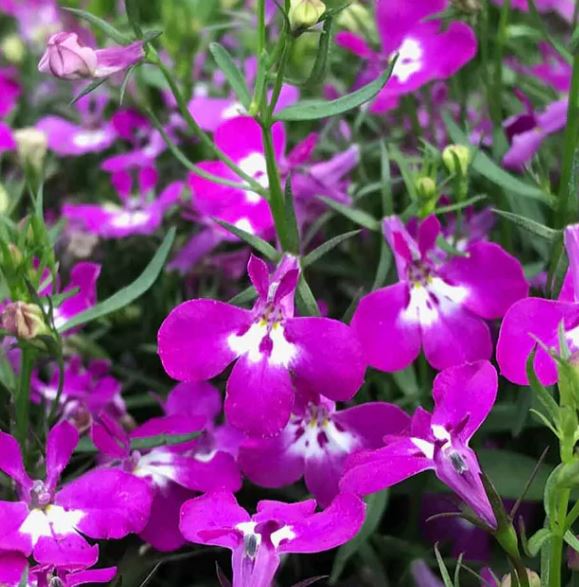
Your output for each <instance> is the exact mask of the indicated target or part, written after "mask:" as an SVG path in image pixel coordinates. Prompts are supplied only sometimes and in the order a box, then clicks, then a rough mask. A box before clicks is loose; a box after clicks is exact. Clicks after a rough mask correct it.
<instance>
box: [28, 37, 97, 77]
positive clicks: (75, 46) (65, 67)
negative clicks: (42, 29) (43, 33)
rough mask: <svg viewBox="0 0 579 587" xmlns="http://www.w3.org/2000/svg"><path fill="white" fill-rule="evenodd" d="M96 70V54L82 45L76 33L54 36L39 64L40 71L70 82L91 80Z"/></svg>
mask: <svg viewBox="0 0 579 587" xmlns="http://www.w3.org/2000/svg"><path fill="white" fill-rule="evenodd" d="M96 68H97V56H96V52H95V51H94V49H91V48H90V47H85V46H83V45H81V44H80V43H79V41H78V35H77V34H76V33H57V34H56V35H52V37H50V39H48V46H47V47H46V51H45V53H44V55H43V56H42V58H41V59H40V63H39V64H38V71H41V72H42V73H51V74H52V75H53V76H55V77H58V78H60V79H68V80H75V79H83V78H91V77H93V76H94V74H95V71H96Z"/></svg>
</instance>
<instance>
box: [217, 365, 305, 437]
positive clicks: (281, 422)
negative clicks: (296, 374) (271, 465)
mask: <svg viewBox="0 0 579 587" xmlns="http://www.w3.org/2000/svg"><path fill="white" fill-rule="evenodd" d="M293 404H294V388H293V385H292V381H291V378H290V374H289V372H288V370H287V369H286V368H285V367H283V366H281V365H274V364H272V363H271V362H270V361H269V360H268V357H267V356H266V355H262V356H261V357H260V359H259V360H257V361H255V362H254V361H252V360H251V359H250V358H249V356H248V355H244V356H242V357H240V359H239V360H238V361H237V363H236V364H235V366H234V367H233V371H232V372H231V375H230V376H229V380H228V381H227V396H226V398H225V415H226V416H227V420H228V422H229V423H230V424H231V425H232V426H235V427H236V428H238V429H239V430H242V431H244V432H245V433H246V434H248V435H249V436H258V437H267V436H274V435H275V434H277V433H278V432H279V431H280V430H281V429H282V428H283V427H284V426H285V425H286V424H287V422H288V420H289V417H290V413H291V410H292V407H293Z"/></svg>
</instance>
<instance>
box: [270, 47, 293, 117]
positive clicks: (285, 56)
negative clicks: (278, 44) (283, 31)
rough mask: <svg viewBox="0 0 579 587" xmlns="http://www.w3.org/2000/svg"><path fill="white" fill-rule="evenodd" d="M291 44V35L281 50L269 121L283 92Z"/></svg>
mask: <svg viewBox="0 0 579 587" xmlns="http://www.w3.org/2000/svg"><path fill="white" fill-rule="evenodd" d="M291 45H292V39H291V37H287V36H286V38H285V40H284V41H283V47H282V50H281V57H280V59H279V66H278V70H277V75H276V78H275V83H274V86H273V94H272V96H271V102H270V104H269V107H268V109H267V118H268V121H271V119H272V118H273V112H274V110H275V107H276V106H277V101H278V100H279V96H280V94H281V89H282V86H283V79H284V72H285V66H286V64H287V60H288V57H289V54H290V51H291Z"/></svg>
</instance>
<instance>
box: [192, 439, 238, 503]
mask: <svg viewBox="0 0 579 587" xmlns="http://www.w3.org/2000/svg"><path fill="white" fill-rule="evenodd" d="M194 461H195V466H194V467H188V471H189V476H190V480H191V482H190V484H189V485H188V486H189V487H191V488H192V489H196V490H197V491H201V492H203V493H210V492H213V491H232V492H236V491H239V490H240V489H241V485H242V481H241V473H240V472H239V466H238V464H237V462H236V461H235V459H234V458H233V456H232V455H230V454H229V453H226V452H223V451H221V450H218V451H217V452H216V453H215V455H214V456H213V458H212V459H210V460H208V461H207V460H199V458H198V456H196V457H195V458H194Z"/></svg>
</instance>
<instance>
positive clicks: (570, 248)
mask: <svg viewBox="0 0 579 587" xmlns="http://www.w3.org/2000/svg"><path fill="white" fill-rule="evenodd" d="M565 250H566V251H567V256H568V257H569V271H570V273H571V276H572V279H573V291H574V292H577V294H578V295H579V224H573V225H570V226H567V228H565Z"/></svg>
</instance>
